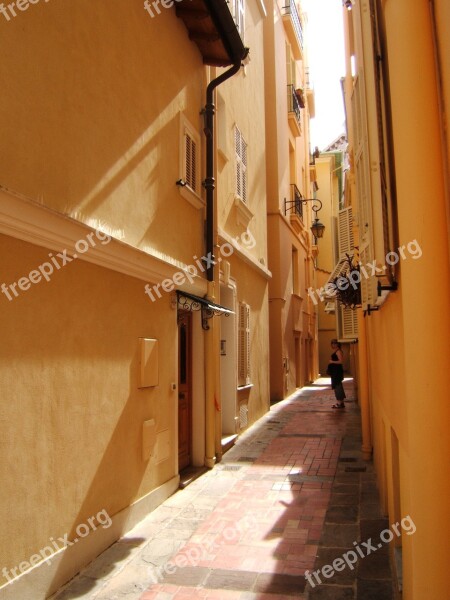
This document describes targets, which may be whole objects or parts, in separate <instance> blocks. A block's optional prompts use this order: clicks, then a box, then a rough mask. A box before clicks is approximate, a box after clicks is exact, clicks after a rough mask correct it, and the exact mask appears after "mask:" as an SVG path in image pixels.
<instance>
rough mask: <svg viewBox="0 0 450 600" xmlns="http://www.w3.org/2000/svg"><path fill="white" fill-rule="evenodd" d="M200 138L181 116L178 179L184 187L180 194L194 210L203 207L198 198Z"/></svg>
mask: <svg viewBox="0 0 450 600" xmlns="http://www.w3.org/2000/svg"><path fill="white" fill-rule="evenodd" d="M200 148H201V145H200V136H199V134H198V133H197V131H196V130H195V129H194V127H193V126H192V125H191V124H190V123H189V121H188V120H187V119H186V118H185V117H184V116H183V115H181V129H180V178H181V179H183V180H184V182H185V185H184V186H180V188H179V189H180V193H181V195H182V196H184V198H186V200H188V201H189V202H190V203H191V204H192V205H193V206H195V207H196V208H201V207H202V206H203V202H202V199H201V197H200V192H201V184H200Z"/></svg>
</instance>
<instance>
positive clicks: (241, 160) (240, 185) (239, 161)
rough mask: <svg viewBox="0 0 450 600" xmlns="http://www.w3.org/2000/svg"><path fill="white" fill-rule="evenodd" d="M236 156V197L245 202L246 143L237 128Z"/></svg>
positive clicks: (235, 139)
mask: <svg viewBox="0 0 450 600" xmlns="http://www.w3.org/2000/svg"><path fill="white" fill-rule="evenodd" d="M234 144H235V156H236V196H237V197H238V198H240V199H241V200H242V201H243V202H245V203H246V202H247V143H246V141H245V140H244V138H243V137H242V134H241V132H240V131H239V129H238V128H237V127H235V128H234Z"/></svg>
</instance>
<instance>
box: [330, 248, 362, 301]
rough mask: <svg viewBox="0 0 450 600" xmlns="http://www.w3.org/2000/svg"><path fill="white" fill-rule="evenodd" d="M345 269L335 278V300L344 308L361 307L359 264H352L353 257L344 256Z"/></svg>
mask: <svg viewBox="0 0 450 600" xmlns="http://www.w3.org/2000/svg"><path fill="white" fill-rule="evenodd" d="M345 256H346V257H347V258H346V263H347V268H346V270H345V271H344V273H343V274H342V275H339V276H338V277H335V278H334V279H333V281H332V283H333V284H334V285H335V286H336V287H335V289H336V299H337V301H338V302H340V303H341V304H343V305H344V306H345V307H346V308H351V309H355V308H356V307H357V306H361V273H360V269H359V264H358V263H354V262H353V256H350V255H349V254H346V255H345Z"/></svg>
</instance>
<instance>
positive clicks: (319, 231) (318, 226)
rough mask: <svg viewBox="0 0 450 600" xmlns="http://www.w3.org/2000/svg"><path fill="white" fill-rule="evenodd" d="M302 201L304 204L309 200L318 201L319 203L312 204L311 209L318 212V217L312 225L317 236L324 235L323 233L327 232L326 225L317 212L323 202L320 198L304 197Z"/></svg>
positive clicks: (314, 234)
mask: <svg viewBox="0 0 450 600" xmlns="http://www.w3.org/2000/svg"><path fill="white" fill-rule="evenodd" d="M301 202H302V204H306V203H307V202H316V203H317V204H316V205H314V204H313V205H312V206H311V210H312V211H313V212H314V213H315V214H316V218H315V219H314V222H313V224H312V225H311V231H312V234H313V236H314V237H315V238H321V237H323V234H324V232H325V225H324V224H323V223H322V222H321V221H319V218H318V216H317V213H318V212H319V210H320V209H321V208H322V202H321V201H320V200H318V199H317V198H302V199H301Z"/></svg>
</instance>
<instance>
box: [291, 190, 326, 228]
mask: <svg viewBox="0 0 450 600" xmlns="http://www.w3.org/2000/svg"><path fill="white" fill-rule="evenodd" d="M294 188H295V189H297V188H296V186H294ZM307 202H315V204H313V205H312V206H311V210H312V211H313V212H315V213H316V218H315V219H314V222H313V224H312V225H311V231H312V234H313V236H314V237H315V238H321V237H323V234H324V231H325V225H324V224H323V223H321V222H320V221H319V219H318V217H317V213H318V212H319V210H320V209H321V208H322V202H321V201H320V200H319V199H318V198H303V197H302V195H301V194H300V192H298V190H297V194H295V198H294V199H293V200H286V198H285V199H284V207H285V209H284V210H285V214H286V215H287V213H288V211H295V214H297V215H300V216H301V215H302V209H301V206H302V204H306V203H307Z"/></svg>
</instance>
